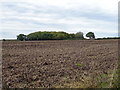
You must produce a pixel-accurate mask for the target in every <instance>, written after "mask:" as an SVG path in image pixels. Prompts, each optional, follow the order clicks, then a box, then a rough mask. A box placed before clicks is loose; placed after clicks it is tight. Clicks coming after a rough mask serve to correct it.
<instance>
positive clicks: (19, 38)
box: [17, 34, 27, 41]
mask: <svg viewBox="0 0 120 90" xmlns="http://www.w3.org/2000/svg"><path fill="white" fill-rule="evenodd" d="M17 40H20V41H23V40H27V36H26V35H24V34H19V35H18V36H17Z"/></svg>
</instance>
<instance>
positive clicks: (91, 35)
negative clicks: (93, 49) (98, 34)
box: [86, 32, 95, 39]
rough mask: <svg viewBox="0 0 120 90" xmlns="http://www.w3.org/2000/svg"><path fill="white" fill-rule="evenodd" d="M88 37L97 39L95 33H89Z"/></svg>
mask: <svg viewBox="0 0 120 90" xmlns="http://www.w3.org/2000/svg"><path fill="white" fill-rule="evenodd" d="M86 37H89V39H95V34H94V33H93V32H88V33H87V34H86Z"/></svg>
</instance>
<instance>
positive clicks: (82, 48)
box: [2, 40, 118, 88]
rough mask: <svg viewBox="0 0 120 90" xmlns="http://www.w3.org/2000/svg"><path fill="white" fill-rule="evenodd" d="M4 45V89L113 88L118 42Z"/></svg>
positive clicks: (17, 43) (92, 41) (11, 42)
mask: <svg viewBox="0 0 120 90" xmlns="http://www.w3.org/2000/svg"><path fill="white" fill-rule="evenodd" d="M2 45H3V46H2V77H3V86H6V87H10V88H28V87H29V88H34V87H35V88H89V87H94V88H95V87H111V81H112V78H113V77H112V75H113V72H114V70H115V68H116V66H117V62H118V40H53V41H4V42H3V44H2ZM111 72H112V73H111ZM110 80H111V81H110ZM105 81H106V83H105ZM109 81H110V82H109Z"/></svg>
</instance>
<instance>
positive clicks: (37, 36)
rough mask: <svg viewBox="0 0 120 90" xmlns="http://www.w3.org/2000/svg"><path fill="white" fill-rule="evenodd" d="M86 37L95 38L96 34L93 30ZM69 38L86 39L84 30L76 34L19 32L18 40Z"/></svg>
mask: <svg viewBox="0 0 120 90" xmlns="http://www.w3.org/2000/svg"><path fill="white" fill-rule="evenodd" d="M86 37H89V38H90V39H94V38H95V35H94V33H93V32H88V33H87V34H86ZM67 39H81V40H83V39H85V38H84V35H83V32H77V33H75V34H69V33H66V32H47V31H44V32H41V31H39V32H34V33H30V34H28V35H24V34H19V35H17V40H20V41H23V40H26V41H27V40H67Z"/></svg>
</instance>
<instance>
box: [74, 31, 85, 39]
mask: <svg viewBox="0 0 120 90" xmlns="http://www.w3.org/2000/svg"><path fill="white" fill-rule="evenodd" d="M75 38H78V39H84V36H83V32H77V33H76V34H75Z"/></svg>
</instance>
